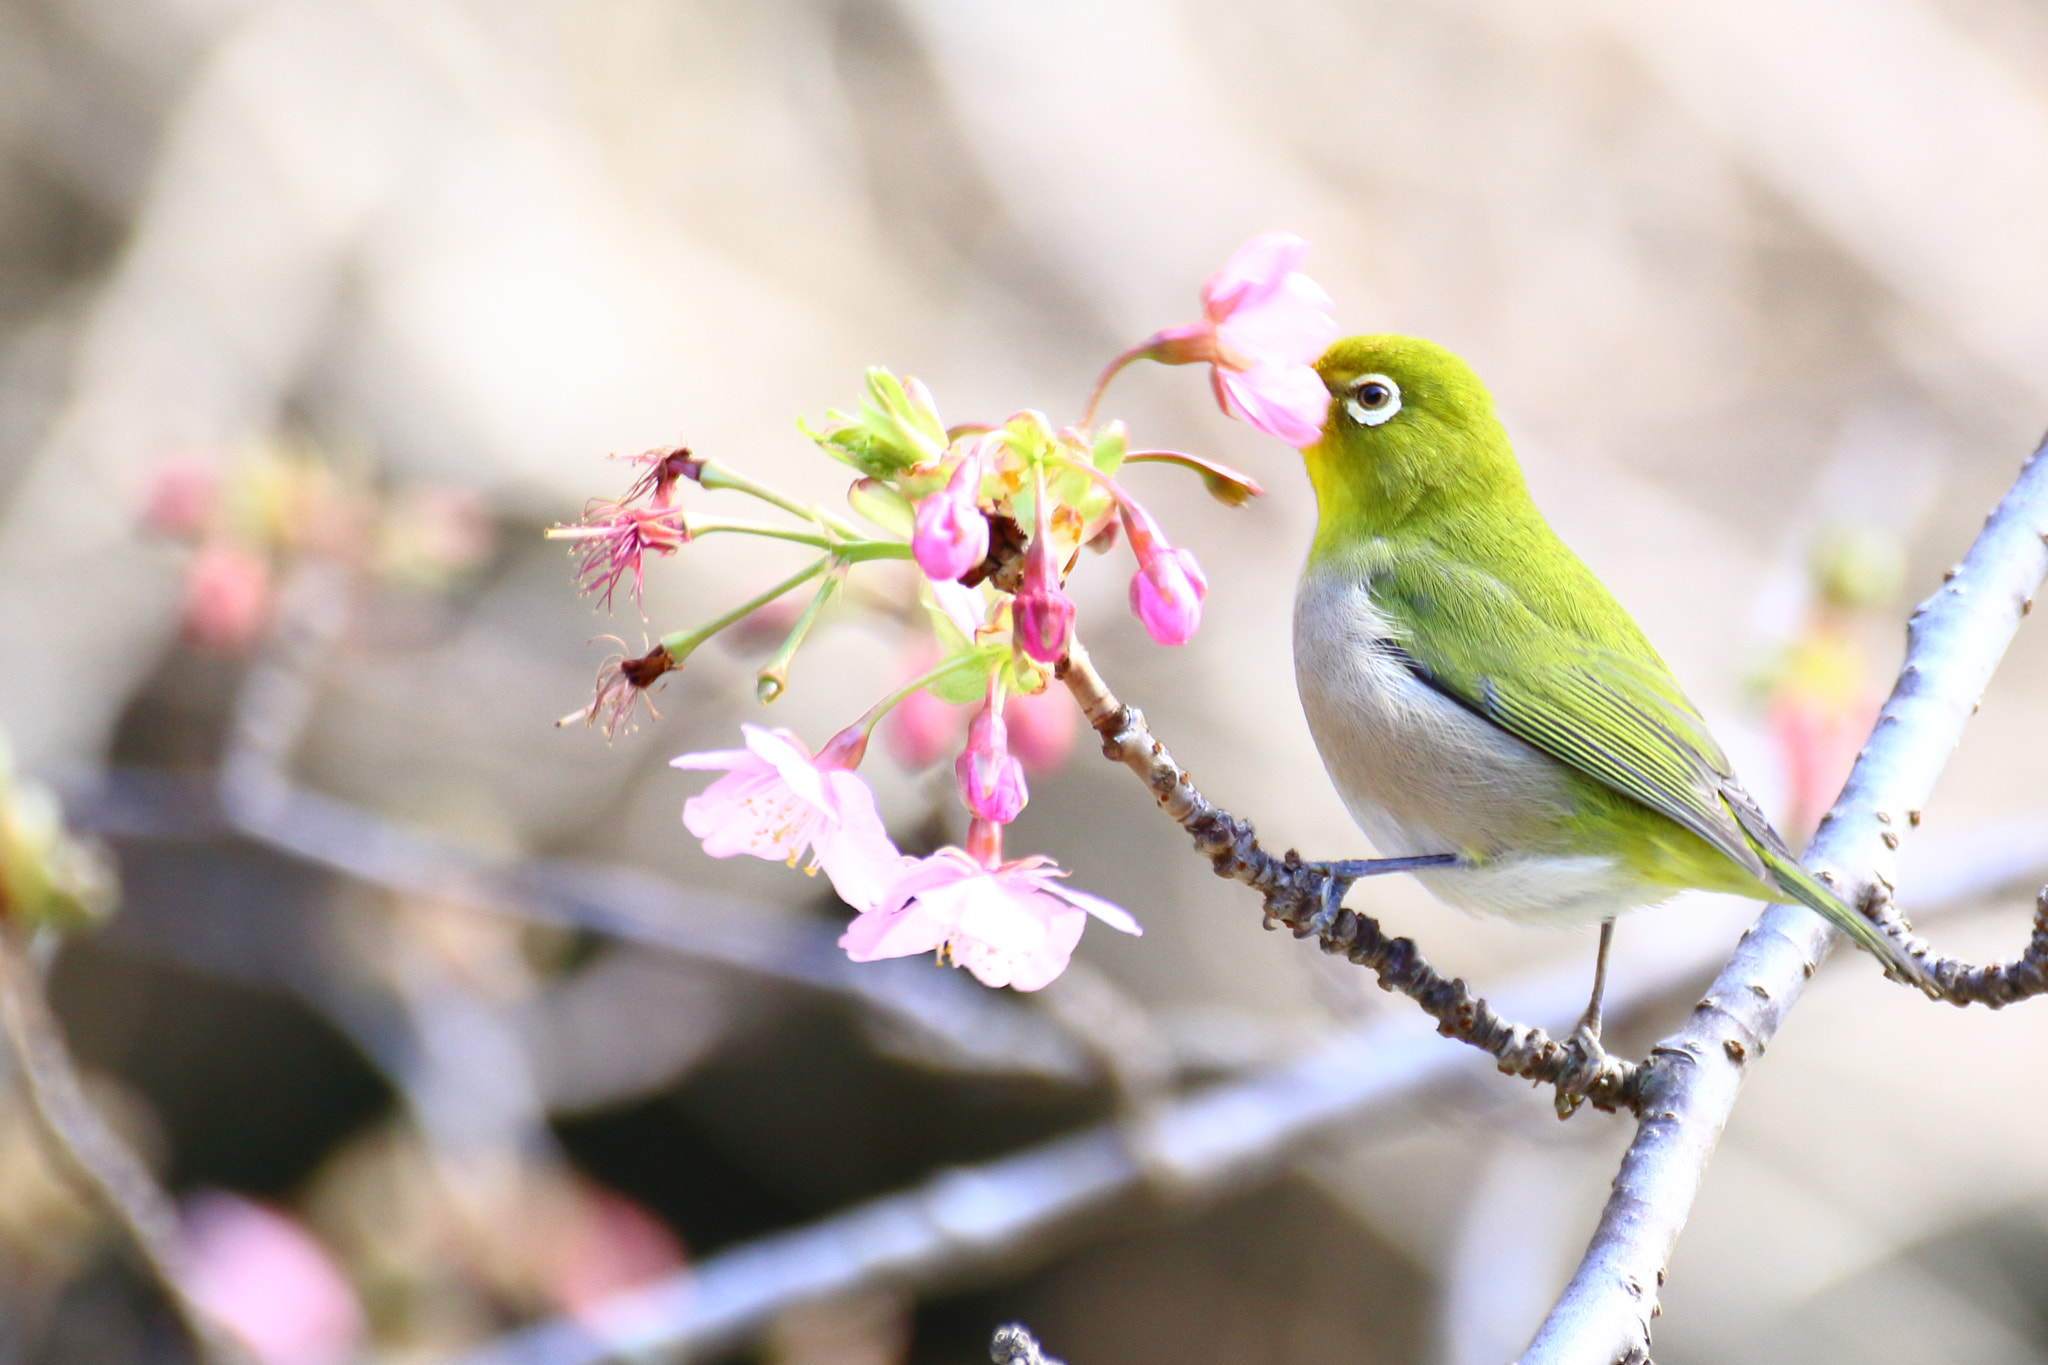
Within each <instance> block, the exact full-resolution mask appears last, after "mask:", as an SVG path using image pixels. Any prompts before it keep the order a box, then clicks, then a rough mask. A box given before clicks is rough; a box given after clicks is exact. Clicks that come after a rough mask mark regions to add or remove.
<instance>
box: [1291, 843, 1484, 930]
mask: <svg viewBox="0 0 2048 1365" xmlns="http://www.w3.org/2000/svg"><path fill="white" fill-rule="evenodd" d="M1457 861H1458V855H1457V854H1455V853H1422V854H1416V855H1414V856H1411V857H1406V858H1341V859H1338V860H1337V861H1335V862H1327V863H1307V864H1304V866H1306V867H1307V868H1309V869H1310V870H1311V871H1314V872H1320V873H1321V874H1322V876H1323V904H1322V907H1321V908H1320V909H1318V910H1317V911H1316V915H1315V918H1314V919H1312V920H1310V921H1309V928H1310V929H1311V930H1312V931H1313V932H1314V933H1316V934H1317V935H1318V936H1321V935H1323V934H1327V933H1328V932H1329V931H1330V927H1331V926H1332V925H1334V924H1335V923H1336V922H1337V912H1338V911H1339V910H1341V909H1343V908H1344V897H1345V896H1346V895H1348V894H1349V893H1350V891H1351V884H1352V883H1353V882H1355V881H1357V880H1359V879H1360V878H1362V877H1378V876H1381V875H1383V874H1385V873H1388V872H1413V871H1415V870H1416V869H1418V868H1424V867H1448V866H1450V865H1451V864H1452V863H1455V862H1457Z"/></svg>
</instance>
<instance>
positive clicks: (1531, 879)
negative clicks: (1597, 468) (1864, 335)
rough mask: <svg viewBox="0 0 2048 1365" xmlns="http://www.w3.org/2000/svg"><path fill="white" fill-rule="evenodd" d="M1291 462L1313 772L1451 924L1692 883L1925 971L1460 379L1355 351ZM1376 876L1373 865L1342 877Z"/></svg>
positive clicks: (1586, 910)
mask: <svg viewBox="0 0 2048 1365" xmlns="http://www.w3.org/2000/svg"><path fill="white" fill-rule="evenodd" d="M1317 370H1318V371H1319V372H1320V373H1321V375H1322V377H1323V382H1324V384H1325V385H1326V386H1327V387H1328V388H1329V390H1330V394H1331V402H1330V412H1329V418H1328V421H1327V423H1326V425H1325V426H1324V428H1323V435H1322V439H1321V440H1320V441H1318V442H1317V443H1316V444H1314V445H1311V446H1309V447H1308V448H1307V449H1306V450H1304V451H1303V452H1302V455H1303V458H1304V459H1305V460H1306V462H1307V465H1308V473H1309V479H1310V481H1311V482H1312V483H1313V484H1314V486H1315V493H1316V505H1317V510H1318V520H1317V524H1316V534H1315V540H1314V542H1313V544H1312V546H1311V548H1310V550H1309V555H1308V563H1307V565H1306V567H1305V568H1304V569H1303V571H1302V576H1301V586H1300V590H1299V592H1298V594H1297V596H1296V598H1295V604H1294V668H1295V678H1296V682H1297V685H1298V686H1299V688H1300V691H1301V703H1302V708H1303V710H1304V711H1305V712H1306V714H1307V716H1308V723H1309V729H1310V731H1311V732H1312V733H1313V734H1314V736H1315V741H1316V746H1317V748H1318V749H1319V750H1320V751H1321V753H1322V757H1323V764H1324V766H1325V767H1326V768H1328V770H1329V773H1330V778H1331V780H1332V781H1333V782H1334V783H1335V784H1336V787H1337V790H1338V792H1339V794H1341V795H1342V796H1343V798H1344V803H1345V805H1346V806H1347V807H1349V809H1350V811H1351V815H1352V818H1353V819H1355V820H1356V821H1357V822H1358V824H1359V827H1360V828H1361V829H1363V830H1364V831H1365V833H1366V834H1367V836H1368V837H1370V838H1371V840H1372V842H1373V843H1374V845H1375V846H1376V847H1377V850H1378V852H1379V853H1380V854H1381V855H1383V856H1385V857H1388V858H1398V857H1413V856H1417V855H1429V854H1439V855H1441V854H1454V855H1456V861H1455V862H1454V863H1450V864H1448V865H1445V866H1440V867H1434V868H1428V869H1424V870H1418V871H1416V872H1415V875H1416V876H1417V877H1419V878H1420V879H1421V880H1422V882H1423V884H1424V885H1426V886H1427V887H1428V888H1429V889H1430V890H1431V891H1432V892H1434V893H1435V894H1436V896H1437V897H1438V898H1439V899H1441V900H1444V901H1446V902H1448V903H1450V904H1452V905H1455V906H1458V907H1460V908H1463V909H1466V910H1471V911H1476V912H1479V913H1483V914H1492V915H1502V916H1505V917H1507V918H1510V919H1516V920H1522V921H1528V922H1538V923H1550V924H1590V923H1595V922H1600V923H1602V926H1603V928H1602V934H1601V943H1600V963H1599V966H1598V968H1596V972H1595V985H1594V994H1593V1000H1592V1003H1591V1004H1590V1005H1589V1006H1588V1008H1587V1012H1586V1017H1585V1018H1584V1019H1583V1020H1582V1021H1581V1024H1580V1032H1581V1033H1582V1034H1585V1035H1589V1038H1590V1041H1592V1042H1595V1043H1597V1039H1598V1036H1599V1006H1600V983H1601V982H1602V981H1603V980H1604V974H1605V966H1606V954H1607V946H1608V942H1609V939H1610V935H1611V931H1612V926H1613V920H1614V917H1615V916H1616V915H1618V914H1620V913H1621V912H1622V911H1625V910H1629V909H1633V908H1635V907H1637V906H1643V905H1651V904H1654V903H1656V902H1658V901H1661V900H1664V899H1666V898H1667V897H1669V896H1671V895H1673V894H1675V893H1676V892H1678V891H1681V890H1684V889H1687V888H1691V887H1697V888H1700V889H1703V890H1707V891H1720V892H1727V893H1730V894H1733V895H1738V896H1749V897H1754V898H1755V899H1758V900H1772V901H1787V900H1790V901H1797V902H1799V903H1801V904H1803V905H1807V906H1810V907H1812V908H1813V909H1814V910H1816V911H1818V912H1819V913H1820V914H1822V915H1824V916H1826V917H1827V919H1828V921H1829V922H1830V923H1832V924H1834V925H1835V926H1836V927H1837V928H1839V929H1841V930H1842V931H1844V932H1845V933H1847V934H1848V935H1849V937H1850V938H1852V939H1854V940H1855V941H1856V943H1858V944H1859V945H1861V946H1862V947H1863V948H1866V949H1868V950H1869V951H1870V952H1871V953H1872V954H1874V955H1875V956H1876V957H1877V958H1878V959H1879V960H1880V961H1881V962H1883V963H1884V964H1885V968H1886V971H1887V973H1888V974H1890V975H1893V976H1895V977H1899V978H1901V979H1904V980H1907V981H1910V982H1913V983H1915V984H1919V985H1924V984H1925V982H1926V978H1925V973H1924V972H1923V971H1922V969H1921V968H1920V967H1919V965H1918V964H1917V963H1915V962H1914V961H1913V960H1912V958H1910V957H1909V956H1908V955H1907V954H1906V953H1905V952H1904V951H1903V950H1902V949H1901V948H1900V947H1899V946H1898V944H1896V943H1895V942H1893V941H1892V940H1891V939H1889V938H1887V937H1886V936H1885V935H1884V934H1883V933H1881V932H1880V931H1879V930H1878V929H1877V927H1876V926H1875V925H1873V924H1872V923H1871V922H1870V921H1869V920H1868V919H1866V918H1865V917H1863V916H1862V915H1860V914H1858V913H1857V912H1856V911H1854V910H1852V909H1851V908H1850V907H1849V906H1847V905H1846V904H1844V903H1843V902H1842V900H1841V898H1840V897H1839V896H1837V895H1835V894H1834V892H1833V891H1831V890H1830V889H1829V888H1828V887H1827V886H1826V885H1825V884H1823V883H1822V882H1821V881H1819V880H1818V879H1817V878H1815V877H1814V876H1813V875H1812V874H1811V873H1809V872H1807V871H1806V870H1805V869H1804V868H1802V867H1800V866H1799V864H1798V862H1797V861H1795V860H1794V858H1793V857H1792V854H1791V852H1790V851H1789V850H1788V849H1787V848H1786V846H1785V842H1784V840H1783V839H1781V838H1779V837H1778V834H1777V832H1776V831H1775V830H1773V829H1772V828H1771V826H1770V822H1769V821H1768V820H1766V819H1765V818H1764V815H1763V813H1762V812H1761V811H1760V810H1759V809H1758V808H1757V805H1756V803H1755V802H1754V801H1753V800H1751V799H1750V796H1749V794H1748V793H1747V792H1745V791H1744V790H1743V789H1742V786H1741V784H1740V783H1738V782H1737V781H1736V780H1735V776H1734V774H1733V773H1732V772H1730V771H1729V766H1728V760H1727V758H1726V756H1725V755H1723V754H1722V752H1721V747H1720V745H1718V744H1716V743H1715V742H1714V738H1713V736H1712V735H1710V734H1709V733H1708V732H1707V727H1706V724H1705V722H1704V721H1702V720H1701V719H1700V714H1699V712H1698V710H1697V709H1696V708H1694V706H1693V704H1692V703H1691V702H1690V701H1688V700H1686V697H1685V694H1684V692H1683V691H1681V690H1680V688H1679V686H1678V683H1677V681H1676V680H1675V679H1673V678H1672V676H1671V671H1670V670H1669V669H1668V668H1666V667H1665V665H1664V661H1663V660H1662V659H1660V658H1658V657H1657V652H1656V651H1655V650H1654V649H1652V648H1651V647H1650V644H1649V642H1648V641H1647V640H1645V639H1644V638H1643V634H1642V632H1641V631H1640V630H1639V629H1637V627H1636V624H1635V622H1634V621H1632V620H1631V619H1629V615H1628V613H1627V612H1625V611H1623V610H1622V608H1621V606H1620V604H1619V603H1617V602H1616V601H1615V600H1614V598H1613V597H1612V596H1611V595H1610V594H1609V593H1608V591H1607V589H1606V588H1605V587H1603V586H1602V585H1601V583H1600V580H1599V579H1597V578H1595V577H1594V576H1593V574H1592V572H1591V571H1590V570H1588V569H1587V568H1586V566H1585V565H1584V564H1581V563H1580V562H1579V560H1578V558H1577V556H1575V555H1573V554H1572V552H1571V551H1570V550H1568V549H1566V548H1565V546H1564V543H1563V542H1562V541H1560V540H1559V539H1558V538H1557V535H1556V533H1555V532H1553V531H1552V530H1551V529H1550V526H1549V524H1548V523H1546V522H1545V521H1544V519H1543V517H1542V514H1541V513H1539V512H1538V511H1537V510H1536V506H1535V504H1534V503H1533V502H1531V501H1530V498H1529V492H1528V488H1527V486H1526V485H1525V484H1524V483H1523V481H1522V473H1521V469H1520V468H1519V466H1517V464H1516V463H1515V457H1514V451H1513V450H1512V448H1511V447H1510V446H1509V444H1508V439H1507V434H1506V432H1504V431H1503V430H1502V428H1501V425H1500V422H1499V420H1498V419H1497V418H1496V417H1495V416H1494V411H1493V401H1492V399H1491V397H1490V396H1489V395H1488V394H1487V391H1486V388H1485V386H1484V385H1482V384H1481V383H1480V382H1479V379H1478V377H1477V376H1476V375H1474V374H1473V373H1472V371H1471V369H1470V368H1469V367H1468V366H1467V365H1466V364H1465V363H1464V362H1463V361H1462V360H1460V359H1459V358H1458V357H1457V356H1455V355H1453V354H1451V353H1450V352H1449V351H1447V350H1445V349H1444V348H1442V347H1441V346H1437V345H1434V344H1432V343H1430V342H1427V341H1419V340H1416V339H1414V338H1411V337H1399V336H1368V337H1352V338H1349V339H1346V340H1342V341H1339V342H1337V343H1336V344H1334V345H1333V346H1331V347H1330V348H1329V350H1328V351H1326V352H1325V353H1324V355H1323V357H1322V359H1321V360H1320V361H1319V362H1317ZM1338 866H1348V867H1352V868H1356V869H1358V870H1367V869H1369V868H1370V864H1353V865H1338Z"/></svg>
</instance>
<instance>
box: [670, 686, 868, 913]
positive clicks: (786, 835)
mask: <svg viewBox="0 0 2048 1365" xmlns="http://www.w3.org/2000/svg"><path fill="white" fill-rule="evenodd" d="M740 732H741V733H742V734H743V735H745V736H746V742H747V747H746V748H744V749H721V750H716V751H713V752H709V753H696V754H683V755H682V756H681V757H679V758H676V759H673V760H671V762H670V766H671V767H676V768H709V769H718V768H723V769H725V770H726V774H725V776H724V777H721V778H719V779H718V780H717V781H715V782H713V783H712V784H711V785H710V786H709V787H706V788H705V789H704V790H703V791H702V792H701V793H699V794H698V795H696V796H693V797H691V798H690V799H689V800H688V801H685V802H684V803H683V826H684V828H686V829H688V830H689V831H690V833H692V834H694V835H696V836H697V837H698V838H699V839H702V840H703V841H704V851H705V852H706V853H708V854H710V855H711V856H712V857H714V858H730V857H732V856H733V855H734V854H738V853H746V854H751V855H752V856H754V857H756V858H766V859H769V860H771V861H780V862H787V863H788V864H790V865H791V866H792V867H794V866H795V865H796V861H797V859H798V858H800V857H802V856H803V854H804V853H805V852H806V851H809V853H810V854H811V863H810V869H815V868H823V869H824V871H825V875H826V876H827V877H829V878H831V881H832V889H833V890H835V891H837V892H838V893H839V898H840V899H841V900H843V901H845V902H846V903H847V904H848V905H851V906H853V907H855V908H856V909H860V910H866V909H867V908H869V907H870V906H872V905H874V904H875V903H876V902H877V900H878V899H879V898H880V897H881V895H882V893H883V892H884V891H886V890H887V889H888V887H889V886H890V885H891V884H892V882H893V880H894V874H895V872H896V870H897V867H898V865H899V864H900V863H901V861H902V855H901V854H899V853H898V852H897V851H896V845H895V844H894V843H892V842H891V841H890V839H889V835H888V832H887V831H886V830H884V829H883V828H882V817H881V815H880V814H879V813H878V812H877V811H876V809H875V794H874V792H873V791H871V790H869V788H868V784H867V783H865V782H863V781H862V780H861V779H860V778H859V777H858V776H856V775H855V774H854V772H853V767H854V765H855V764H857V763H859V762H860V760H861V755H862V753H863V752H864V751H865V750H866V748H867V736H866V734H865V733H864V732H863V731H862V729H861V727H860V726H858V725H854V726H851V727H849V728H848V729H846V730H844V731H842V732H840V734H839V735H837V736H835V737H834V738H833V739H832V741H831V742H830V743H828V744H827V745H826V746H825V748H824V749H823V750H822V751H821V752H819V753H818V754H817V755H815V756H813V755H812V753H811V751H810V750H809V749H808V748H806V747H805V746H804V742H803V741H802V740H801V739H799V738H797V736H796V735H795V734H793V733H792V732H790V731H788V730H764V729H762V728H761V727H760V726H758V725H742V726H741V727H740ZM810 869H806V870H810Z"/></svg>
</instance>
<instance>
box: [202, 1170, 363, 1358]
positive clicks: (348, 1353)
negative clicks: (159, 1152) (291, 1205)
mask: <svg viewBox="0 0 2048 1365" xmlns="http://www.w3.org/2000/svg"><path fill="white" fill-rule="evenodd" d="M183 1224H184V1226H183V1229H182V1236H181V1240H182V1242H183V1250H184V1273H183V1275H182V1279H183V1281H184V1285H185V1288H186V1289H187V1290H188V1291H189V1292H190V1293H191V1295H192V1297H193V1299H194V1300H195V1301H196V1302H197V1303H198V1304H199V1306H200V1307H201V1308H202V1309H204V1310H205V1311H206V1313H207V1314H208V1316H210V1317H212V1318H213V1319H214V1320H215V1321H217V1322H219V1323H220V1324H221V1325H222V1326H223V1327H225V1328H226V1329H228V1331H230V1332H232V1333H233V1334H234V1335H235V1336H236V1337H237V1338H238V1339H240V1340H241V1341H242V1342H243V1344H245V1345H246V1346H247V1347H248V1348H249V1350H250V1352H251V1353H253V1354H254V1355H255V1357H256V1358H257V1360H259V1361H260V1362H262V1365H340V1362H343V1361H346V1360H349V1359H352V1358H353V1357H354V1355H355V1353H356V1349H357V1347H358V1346H359V1345H360V1344H361V1342H362V1337H363V1314H362V1309H361V1307H360V1306H359V1305H358V1304H357V1302H356V1296H355V1291H354V1290H352V1289H351V1288H350V1287H349V1283H348V1281H347V1280H346V1279H344V1278H343V1277H342V1274H341V1272H340V1271H339V1270H337V1269H336V1268H335V1265H334V1262H333V1260H332V1259H331V1258H330V1257H329V1256H328V1254H327V1252H326V1250H325V1249H324V1248H323V1247H322V1246H321V1245H320V1243H319V1242H317V1241H315V1240H314V1239H313V1236H312V1234H311V1233H309V1232H307V1231H306V1230H305V1229H304V1228H302V1227H300V1226H299V1224H298V1223H296V1222H294V1221H293V1220H292V1219H290V1218H288V1217H286V1216H285V1215H284V1214H281V1213H278V1212H275V1211H274V1210H271V1209H268V1208H265V1207H264V1206H263V1205H261V1204H257V1203H254V1202H252V1201H250V1200H247V1199H244V1198H242V1197H241V1196H239V1195H234V1194H226V1193H223V1192H221V1191H217V1190H215V1191H209V1192H207V1193H204V1194H200V1195H196V1196H194V1197H193V1198H192V1199H190V1200H189V1201H187V1203H186V1205H185V1209H184V1218H183Z"/></svg>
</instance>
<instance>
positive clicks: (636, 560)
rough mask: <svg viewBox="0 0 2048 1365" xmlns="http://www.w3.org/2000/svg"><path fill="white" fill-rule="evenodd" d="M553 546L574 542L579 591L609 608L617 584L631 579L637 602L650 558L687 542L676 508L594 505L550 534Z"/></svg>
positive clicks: (686, 528) (687, 531)
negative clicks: (578, 559)
mask: <svg viewBox="0 0 2048 1365" xmlns="http://www.w3.org/2000/svg"><path fill="white" fill-rule="evenodd" d="M548 535H549V536H550V537H551V538H553V539H556V540H573V541H575V542H576V543H577V545H576V553H578V554H579V555H581V556H582V561H583V562H582V565H581V567H580V568H579V569H578V570H577V576H576V580H577V586H578V587H580V588H582V590H583V591H584V592H586V593H588V594H590V595H591V596H593V597H602V598H603V599H604V605H605V609H606V610H607V611H609V610H610V609H611V605H612V594H613V593H614V592H616V591H617V590H618V586H619V581H620V580H621V579H623V578H625V577H626V575H628V574H631V575H632V576H633V600H634V602H636V603H637V602H639V601H640V594H641V582H642V575H643V574H644V572H645V561H646V558H647V556H648V555H650V554H660V555H672V554H674V553H675V552H676V551H677V550H679V549H681V548H682V547H683V546H684V545H685V544H686V543H687V542H688V541H689V539H690V528H689V526H688V525H687V524H686V523H685V522H684V520H683V509H682V508H680V507H634V506H632V505H631V504H630V503H628V502H604V501H597V502H592V503H591V504H590V506H589V508H588V509H586V510H585V512H584V513H583V520H582V521H580V522H578V523H577V524H576V525H574V526H557V527H555V528H553V529H552V530H550V531H549V532H548Z"/></svg>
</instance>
